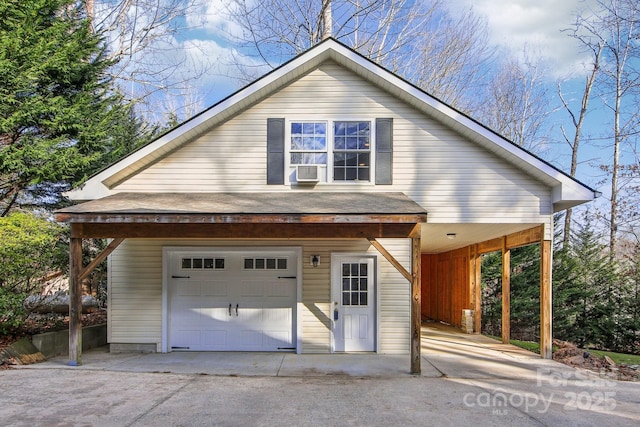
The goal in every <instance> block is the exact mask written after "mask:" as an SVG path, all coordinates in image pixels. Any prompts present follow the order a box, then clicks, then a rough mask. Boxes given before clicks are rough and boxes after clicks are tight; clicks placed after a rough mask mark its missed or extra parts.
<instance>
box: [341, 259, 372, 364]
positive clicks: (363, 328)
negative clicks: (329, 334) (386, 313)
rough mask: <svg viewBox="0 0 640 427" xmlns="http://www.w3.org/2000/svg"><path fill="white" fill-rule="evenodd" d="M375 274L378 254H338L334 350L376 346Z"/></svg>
mask: <svg viewBox="0 0 640 427" xmlns="http://www.w3.org/2000/svg"><path fill="white" fill-rule="evenodd" d="M375 277H376V274H375V262H374V258H371V257H354V256H335V257H334V259H333V263H332V294H333V312H332V316H333V337H334V338H333V339H334V345H333V349H334V351H337V352H357V351H375V350H376V327H375V326H376V288H377V287H376V283H375V280H376V279H375Z"/></svg>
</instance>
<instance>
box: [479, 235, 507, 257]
mask: <svg viewBox="0 0 640 427" xmlns="http://www.w3.org/2000/svg"><path fill="white" fill-rule="evenodd" d="M503 246H504V238H503V237H498V238H497V239H491V240H487V241H485V242H481V243H478V244H477V248H478V253H479V254H486V253H489V252H496V251H500V250H502V248H503Z"/></svg>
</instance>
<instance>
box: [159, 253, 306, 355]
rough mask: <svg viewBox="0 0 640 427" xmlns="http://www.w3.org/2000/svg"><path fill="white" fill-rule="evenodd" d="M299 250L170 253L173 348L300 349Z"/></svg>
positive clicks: (222, 349) (212, 349) (204, 349)
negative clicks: (297, 340) (297, 310)
mask: <svg viewBox="0 0 640 427" xmlns="http://www.w3.org/2000/svg"><path fill="white" fill-rule="evenodd" d="M296 271H297V256H296V253H295V252H281V251H275V250H273V249H272V250H269V249H268V248H265V249H261V250H259V251H249V250H246V251H239V250H231V249H227V250H210V251H202V250H199V251H184V252H177V251H176V252H174V253H172V254H171V271H170V276H169V280H168V283H169V289H168V305H169V310H168V311H169V337H168V338H169V346H168V349H169V350H191V351H283V350H285V351H286V350H295V346H296V345H295V338H296V336H295V306H296V299H297V293H296V289H297V280H296V279H297V278H296Z"/></svg>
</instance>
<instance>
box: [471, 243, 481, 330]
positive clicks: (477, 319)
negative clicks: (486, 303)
mask: <svg viewBox="0 0 640 427" xmlns="http://www.w3.org/2000/svg"><path fill="white" fill-rule="evenodd" d="M473 246H474V248H475V250H474V257H473V264H474V269H473V272H474V275H475V278H474V284H475V293H474V294H475V302H474V307H475V308H474V310H475V311H474V312H473V332H475V333H476V334H479V333H481V332H482V255H480V254H479V253H478V248H477V245H473Z"/></svg>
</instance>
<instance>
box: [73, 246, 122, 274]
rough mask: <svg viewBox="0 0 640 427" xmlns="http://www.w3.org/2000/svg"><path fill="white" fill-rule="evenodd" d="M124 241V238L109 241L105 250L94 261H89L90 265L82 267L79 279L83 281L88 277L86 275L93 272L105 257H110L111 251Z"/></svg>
mask: <svg viewBox="0 0 640 427" xmlns="http://www.w3.org/2000/svg"><path fill="white" fill-rule="evenodd" d="M122 242H124V239H123V238H118V239H113V240H112V241H111V243H109V244H108V245H107V247H106V248H104V250H103V251H102V252H101V253H100V254H99V255H98V256H97V257H96V258H95V259H94V260H93V261H91V262H90V263H89V265H87V266H86V267H85V268H84V269H82V272H81V273H80V277H79V278H78V280H80V281H82V280H84V279H86V277H87V276H88V275H89V274H91V272H92V271H93V269H94V268H96V267H97V266H98V265H100V263H101V262H102V261H104V259H105V258H106V257H108V256H109V255H110V254H111V252H113V251H114V250H115V249H116V248H117V247H118V246H120V243H122Z"/></svg>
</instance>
